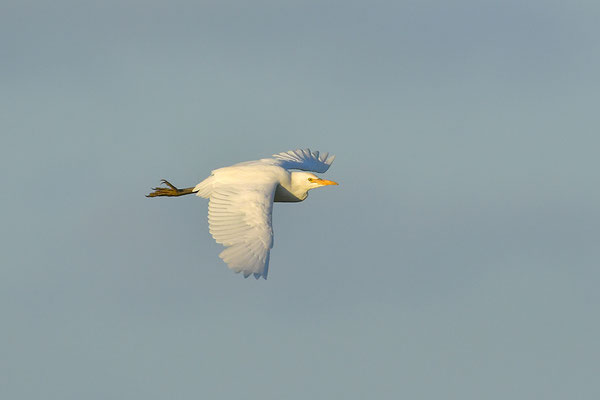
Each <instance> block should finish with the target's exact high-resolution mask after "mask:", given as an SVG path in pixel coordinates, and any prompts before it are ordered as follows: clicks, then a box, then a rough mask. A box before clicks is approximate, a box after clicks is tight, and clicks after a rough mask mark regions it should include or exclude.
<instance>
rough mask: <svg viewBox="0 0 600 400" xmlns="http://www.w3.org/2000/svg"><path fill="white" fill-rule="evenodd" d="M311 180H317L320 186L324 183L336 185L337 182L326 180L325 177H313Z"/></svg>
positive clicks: (324, 184)
mask: <svg viewBox="0 0 600 400" xmlns="http://www.w3.org/2000/svg"><path fill="white" fill-rule="evenodd" d="M313 182H317V183H318V184H320V185H321V186H326V185H337V184H338V183H337V182H334V181H328V180H327V179H320V178H317V179H313Z"/></svg>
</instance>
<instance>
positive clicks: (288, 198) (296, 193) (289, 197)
mask: <svg viewBox="0 0 600 400" xmlns="http://www.w3.org/2000/svg"><path fill="white" fill-rule="evenodd" d="M307 197H308V191H307V190H305V189H304V190H302V189H300V190H298V188H296V190H294V187H293V186H291V185H285V186H284V185H282V184H279V185H277V189H276V190H275V198H274V199H273V201H275V202H279V203H297V202H299V201H302V200H304V199H306V198H307Z"/></svg>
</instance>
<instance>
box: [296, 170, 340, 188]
mask: <svg viewBox="0 0 600 400" xmlns="http://www.w3.org/2000/svg"><path fill="white" fill-rule="evenodd" d="M328 185H337V182H334V181H328V180H327V179H321V178H319V177H318V176H316V175H315V174H313V173H310V172H292V187H293V188H294V189H296V190H302V191H305V192H308V191H309V190H311V189H316V188H318V187H321V186H328Z"/></svg>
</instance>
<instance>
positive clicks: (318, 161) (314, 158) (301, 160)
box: [273, 149, 335, 173]
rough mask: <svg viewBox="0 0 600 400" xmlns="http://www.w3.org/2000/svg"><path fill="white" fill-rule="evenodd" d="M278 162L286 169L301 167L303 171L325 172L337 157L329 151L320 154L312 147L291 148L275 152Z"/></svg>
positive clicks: (274, 155)
mask: <svg viewBox="0 0 600 400" xmlns="http://www.w3.org/2000/svg"><path fill="white" fill-rule="evenodd" d="M273 157H275V160H276V164H277V165H279V166H280V167H283V168H285V169H301V170H303V171H313V172H320V173H321V172H325V171H327V170H328V169H329V166H330V165H331V163H332V162H333V160H334V159H335V156H334V155H329V153H322V154H320V153H319V152H318V151H311V150H310V149H298V150H290V151H286V152H283V153H278V154H273Z"/></svg>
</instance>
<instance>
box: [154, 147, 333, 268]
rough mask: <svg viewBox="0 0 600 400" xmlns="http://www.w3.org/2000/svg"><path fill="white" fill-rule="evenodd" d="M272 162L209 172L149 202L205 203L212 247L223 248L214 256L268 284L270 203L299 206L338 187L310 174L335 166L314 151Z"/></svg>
mask: <svg viewBox="0 0 600 400" xmlns="http://www.w3.org/2000/svg"><path fill="white" fill-rule="evenodd" d="M273 157H274V158H265V159H261V160H257V161H247V162H242V163H238V164H235V165H232V166H229V167H224V168H219V169H216V170H214V171H212V173H211V175H210V176H209V177H208V178H206V179H205V180H203V181H202V182H200V183H199V184H197V185H196V186H195V187H194V188H193V189H192V188H187V189H177V188H176V187H174V186H173V185H171V184H170V183H168V182H167V181H164V180H163V182H165V183H166V184H167V185H169V186H170V188H155V189H154V190H155V191H154V192H153V193H150V194H149V195H148V196H149V197H155V196H181V195H184V194H191V193H195V194H196V195H197V196H200V197H204V198H207V199H209V204H208V222H209V228H210V229H209V230H210V233H211V235H212V236H213V238H214V239H215V240H216V242H217V243H220V244H222V245H223V246H225V247H226V249H225V250H223V252H221V254H220V255H219V257H221V258H222V259H223V261H225V262H226V263H227V265H228V266H229V268H231V269H232V270H234V271H235V272H241V273H243V274H244V276H245V277H248V276H249V275H250V274H253V275H254V277H255V278H257V279H258V278H260V277H261V276H262V277H263V278H265V279H266V278H267V273H268V268H269V256H270V250H271V248H272V247H273V228H272V224H271V216H272V211H273V202H298V201H303V200H304V199H306V197H307V196H308V191H309V190H311V189H314V188H317V187H320V186H326V185H337V183H335V182H332V181H328V180H324V179H320V178H318V177H317V176H315V175H314V174H312V173H310V172H302V171H290V170H292V169H300V170H304V171H314V172H325V171H327V169H329V166H330V165H331V163H332V162H333V160H334V158H335V157H334V156H329V155H328V154H327V153H326V154H324V155H320V154H319V152H318V151H315V152H311V151H310V150H309V149H306V150H295V151H288V152H285V153H279V154H275V155H274V156H273Z"/></svg>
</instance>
